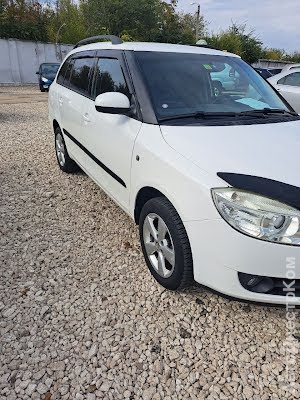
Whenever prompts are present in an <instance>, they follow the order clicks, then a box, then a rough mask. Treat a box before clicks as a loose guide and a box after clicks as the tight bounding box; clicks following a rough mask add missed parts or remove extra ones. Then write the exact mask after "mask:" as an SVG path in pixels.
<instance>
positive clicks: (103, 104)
mask: <svg viewBox="0 0 300 400" xmlns="http://www.w3.org/2000/svg"><path fill="white" fill-rule="evenodd" d="M95 107H96V110H97V111H99V112H102V113H107V114H127V113H128V112H129V111H130V101H129V98H128V97H127V96H125V94H123V93H120V92H107V93H102V94H99V96H97V97H96V99H95Z"/></svg>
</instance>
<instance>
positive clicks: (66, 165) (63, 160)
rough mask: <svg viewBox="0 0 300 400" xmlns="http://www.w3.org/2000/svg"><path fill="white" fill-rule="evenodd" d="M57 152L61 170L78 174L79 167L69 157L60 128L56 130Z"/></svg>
mask: <svg viewBox="0 0 300 400" xmlns="http://www.w3.org/2000/svg"><path fill="white" fill-rule="evenodd" d="M55 152H56V158H57V162H58V165H59V168H60V169H61V170H62V171H64V172H68V173H70V172H76V171H78V170H79V167H78V165H77V164H76V163H75V162H74V161H73V160H72V159H71V158H70V157H69V154H68V151H67V148H66V143H65V141H64V138H63V135H62V133H61V130H60V128H56V129H55Z"/></svg>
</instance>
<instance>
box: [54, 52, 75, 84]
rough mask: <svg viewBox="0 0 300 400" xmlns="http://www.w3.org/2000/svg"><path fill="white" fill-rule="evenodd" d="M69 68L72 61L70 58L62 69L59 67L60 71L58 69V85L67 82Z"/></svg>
mask: <svg viewBox="0 0 300 400" xmlns="http://www.w3.org/2000/svg"><path fill="white" fill-rule="evenodd" d="M71 68H72V59H71V57H69V58H68V59H67V60H66V61H65V62H64V63H63V65H62V67H61V69H60V71H59V73H58V76H57V79H56V82H57V83H59V84H60V85H64V83H65V80H66V81H68V80H69V78H70V71H71Z"/></svg>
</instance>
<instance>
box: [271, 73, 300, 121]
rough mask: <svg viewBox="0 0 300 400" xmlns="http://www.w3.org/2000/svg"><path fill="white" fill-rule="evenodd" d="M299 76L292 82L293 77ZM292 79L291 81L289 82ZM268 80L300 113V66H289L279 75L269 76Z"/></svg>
mask: <svg viewBox="0 0 300 400" xmlns="http://www.w3.org/2000/svg"><path fill="white" fill-rule="evenodd" d="M296 75H297V77H298V76H299V78H297V81H296V80H295V82H292V77H294V76H296ZM289 80H290V83H289ZM268 81H269V82H270V83H271V85H272V86H274V88H275V89H276V90H278V91H279V92H280V94H281V95H282V96H283V97H284V98H285V99H286V101H287V102H288V103H290V104H291V106H292V107H293V108H294V110H295V111H296V112H297V113H298V114H300V67H299V68H296V67H289V69H287V70H284V71H283V72H281V73H280V74H278V75H274V76H272V77H271V78H268Z"/></svg>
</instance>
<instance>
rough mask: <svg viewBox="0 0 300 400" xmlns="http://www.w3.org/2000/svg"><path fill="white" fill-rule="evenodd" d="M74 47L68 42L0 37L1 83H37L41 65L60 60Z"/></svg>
mask: <svg viewBox="0 0 300 400" xmlns="http://www.w3.org/2000/svg"><path fill="white" fill-rule="evenodd" d="M72 48H73V46H72V45H68V44H61V45H57V46H56V44H55V43H42V42H30V41H25V40H18V39H0V84H29V83H37V76H36V74H35V73H36V71H37V70H38V68H39V65H40V64H41V63H43V62H60V61H61V59H63V58H64V57H65V55H66V54H67V53H68V52H69V51H70V50H72Z"/></svg>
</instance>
